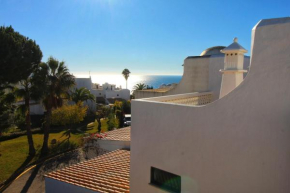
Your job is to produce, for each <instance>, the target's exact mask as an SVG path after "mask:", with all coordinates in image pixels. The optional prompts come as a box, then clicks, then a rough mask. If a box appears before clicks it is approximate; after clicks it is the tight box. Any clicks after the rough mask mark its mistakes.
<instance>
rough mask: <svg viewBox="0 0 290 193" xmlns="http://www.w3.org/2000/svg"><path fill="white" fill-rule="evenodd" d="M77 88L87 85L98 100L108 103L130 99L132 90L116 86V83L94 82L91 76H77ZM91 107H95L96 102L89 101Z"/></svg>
mask: <svg viewBox="0 0 290 193" xmlns="http://www.w3.org/2000/svg"><path fill="white" fill-rule="evenodd" d="M75 82H76V88H81V87H85V88H87V89H88V90H90V92H91V93H92V94H93V95H95V97H96V100H97V102H98V101H101V102H104V103H106V104H109V103H110V102H113V101H114V100H116V99H123V100H130V90H129V89H122V88H116V85H114V84H109V83H104V84H103V85H102V86H100V85H98V84H94V83H92V79H91V77H89V78H76V79H75ZM87 104H88V105H89V106H90V108H92V109H95V105H96V104H95V103H93V102H88V103H87Z"/></svg>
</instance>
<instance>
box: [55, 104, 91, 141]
mask: <svg viewBox="0 0 290 193" xmlns="http://www.w3.org/2000/svg"><path fill="white" fill-rule="evenodd" d="M87 108H88V107H87V106H83V103H82V102H78V103H77V104H75V105H67V104H65V105H63V106H62V107H60V108H57V109H54V110H53V111H52V115H51V124H52V125H63V126H66V127H67V131H66V133H65V135H66V136H68V138H70V136H71V130H72V125H74V124H77V123H80V122H81V121H83V120H84V118H85V116H86V113H87Z"/></svg>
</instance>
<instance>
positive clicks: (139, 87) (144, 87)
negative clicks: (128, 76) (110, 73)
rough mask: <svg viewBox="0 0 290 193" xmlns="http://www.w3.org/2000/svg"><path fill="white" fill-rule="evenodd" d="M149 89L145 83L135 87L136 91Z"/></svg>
mask: <svg viewBox="0 0 290 193" xmlns="http://www.w3.org/2000/svg"><path fill="white" fill-rule="evenodd" d="M146 88H147V85H146V84H144V83H138V84H136V85H135V86H134V88H133V89H134V90H144V89H146Z"/></svg>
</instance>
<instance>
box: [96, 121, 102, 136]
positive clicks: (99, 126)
mask: <svg viewBox="0 0 290 193" xmlns="http://www.w3.org/2000/svg"><path fill="white" fill-rule="evenodd" d="M97 121H98V132H99V133H100V132H101V130H102V123H101V119H99V118H97Z"/></svg>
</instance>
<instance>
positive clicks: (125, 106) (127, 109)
mask: <svg viewBox="0 0 290 193" xmlns="http://www.w3.org/2000/svg"><path fill="white" fill-rule="evenodd" d="M122 109H123V112H124V114H131V101H129V100H128V101H123V102H122Z"/></svg>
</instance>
